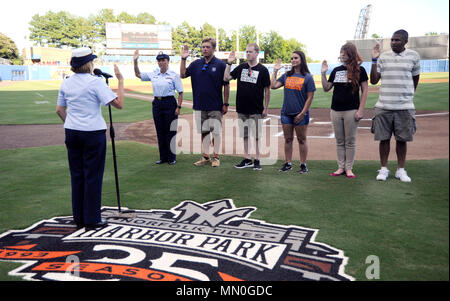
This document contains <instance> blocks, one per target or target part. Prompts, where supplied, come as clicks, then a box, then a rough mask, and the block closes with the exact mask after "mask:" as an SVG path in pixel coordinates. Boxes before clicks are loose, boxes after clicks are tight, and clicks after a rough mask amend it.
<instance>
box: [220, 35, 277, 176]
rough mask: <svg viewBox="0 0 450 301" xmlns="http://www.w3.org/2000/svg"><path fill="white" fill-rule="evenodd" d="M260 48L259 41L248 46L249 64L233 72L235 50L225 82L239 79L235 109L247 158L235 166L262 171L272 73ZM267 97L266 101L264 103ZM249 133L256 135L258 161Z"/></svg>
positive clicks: (226, 71)
mask: <svg viewBox="0 0 450 301" xmlns="http://www.w3.org/2000/svg"><path fill="white" fill-rule="evenodd" d="M258 54H259V47H258V45H257V44H256V43H251V44H248V45H247V48H246V58H247V63H243V64H240V65H239V66H237V67H236V68H234V69H233V71H231V72H230V69H231V65H232V63H233V61H234V60H235V59H236V56H235V52H234V51H232V52H231V53H230V56H229V57H228V59H227V66H226V68H225V74H224V81H229V80H231V79H237V92H236V111H237V113H238V117H239V125H240V132H241V136H242V137H243V138H244V153H245V154H244V155H245V158H244V160H242V162H241V163H239V164H236V165H235V166H234V167H236V168H247V167H253V169H254V170H262V168H261V164H260V161H259V147H260V145H259V144H260V143H259V138H260V135H261V128H262V118H264V117H266V116H267V109H268V106H269V101H270V75H269V71H268V70H267V68H266V67H264V66H263V65H261V64H259V63H258V60H257V58H258ZM264 98H265V102H264ZM249 132H251V133H252V134H253V136H254V137H255V160H254V161H253V162H252V160H251V155H250V154H249V139H248V137H249Z"/></svg>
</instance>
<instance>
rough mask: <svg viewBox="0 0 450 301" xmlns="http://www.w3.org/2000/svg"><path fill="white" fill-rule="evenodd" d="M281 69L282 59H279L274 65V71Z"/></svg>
mask: <svg viewBox="0 0 450 301" xmlns="http://www.w3.org/2000/svg"><path fill="white" fill-rule="evenodd" d="M280 69H281V59H278V60H277V62H276V63H275V65H274V66H273V71H278V70H280Z"/></svg>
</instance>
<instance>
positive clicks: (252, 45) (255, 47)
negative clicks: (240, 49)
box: [247, 43, 259, 52]
mask: <svg viewBox="0 0 450 301" xmlns="http://www.w3.org/2000/svg"><path fill="white" fill-rule="evenodd" d="M247 47H253V49H255V51H256V52H259V46H258V44H256V43H250V44H248V45H247Z"/></svg>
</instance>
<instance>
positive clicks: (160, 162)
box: [155, 160, 167, 165]
mask: <svg viewBox="0 0 450 301" xmlns="http://www.w3.org/2000/svg"><path fill="white" fill-rule="evenodd" d="M166 162H167V161H166V160H158V161H156V162H155V164H158V165H159V164H163V163H166Z"/></svg>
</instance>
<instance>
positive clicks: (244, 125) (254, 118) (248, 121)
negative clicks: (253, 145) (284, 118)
mask: <svg viewBox="0 0 450 301" xmlns="http://www.w3.org/2000/svg"><path fill="white" fill-rule="evenodd" d="M238 118H239V133H240V136H241V137H242V138H248V136H249V133H250V135H251V136H252V137H255V138H256V140H258V139H259V138H260V137H261V131H262V114H242V113H238Z"/></svg>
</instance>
